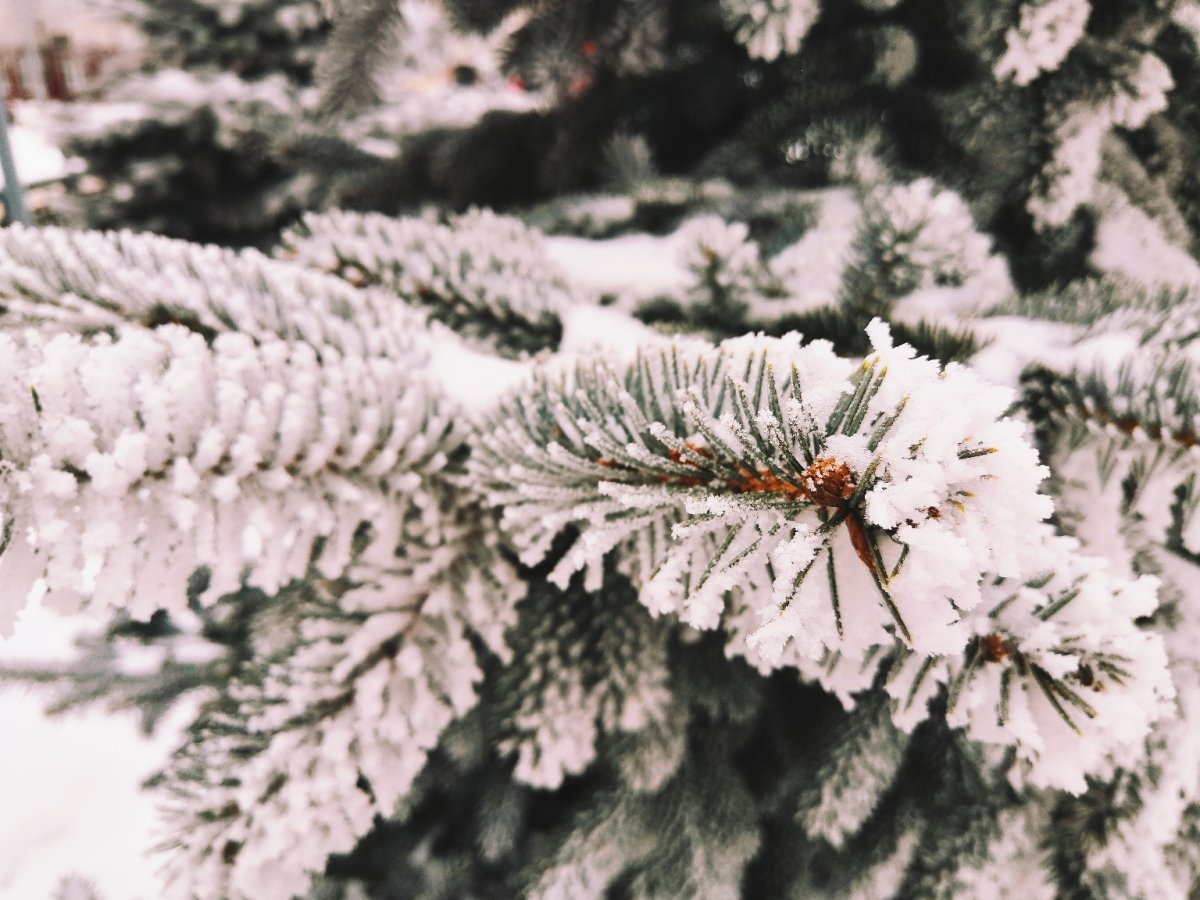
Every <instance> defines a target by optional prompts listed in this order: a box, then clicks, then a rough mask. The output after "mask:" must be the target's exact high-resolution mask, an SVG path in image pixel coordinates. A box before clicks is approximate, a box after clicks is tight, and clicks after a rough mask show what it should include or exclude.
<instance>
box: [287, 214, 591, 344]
mask: <svg viewBox="0 0 1200 900" xmlns="http://www.w3.org/2000/svg"><path fill="white" fill-rule="evenodd" d="M279 253H280V255H282V256H283V257H285V258H288V259H293V260H295V261H296V262H299V263H302V264H304V265H307V266H311V267H313V268H315V269H319V270H321V271H325V272H331V273H333V274H336V275H338V276H340V277H341V278H343V279H345V280H346V281H348V282H350V283H351V284H353V285H356V286H361V287H371V286H379V287H381V288H383V289H385V290H387V291H389V292H393V293H395V294H397V295H399V296H400V297H401V298H403V299H404V300H405V301H406V302H407V303H410V304H412V305H413V306H417V307H424V308H425V309H427V310H428V312H429V315H430V317H431V318H432V319H435V320H437V321H441V322H445V323H446V324H447V325H449V326H450V327H452V328H454V329H455V330H456V331H458V332H459V333H461V334H464V335H466V336H467V337H471V338H473V339H475V340H476V341H479V342H482V343H484V344H486V345H488V346H490V347H494V348H496V349H498V350H499V351H500V352H503V353H506V354H514V355H515V354H519V353H532V352H536V351H538V350H543V349H547V348H550V349H553V348H554V346H555V345H557V343H558V340H559V338H560V337H561V334H562V325H561V323H560V321H559V315H560V314H561V313H562V312H563V311H564V310H565V309H566V308H567V307H568V306H570V305H572V304H574V303H577V302H578V301H579V298H578V296H577V295H576V293H575V291H574V290H573V289H572V288H571V286H570V285H569V283H568V281H567V278H566V275H565V273H563V272H561V271H560V270H559V269H558V267H557V266H556V265H555V264H554V263H553V261H552V260H550V259H549V258H548V256H547V255H546V250H545V246H544V244H543V242H542V240H541V236H540V235H539V234H538V233H537V232H536V231H533V230H532V229H530V228H529V227H527V226H526V225H524V224H523V223H522V222H520V221H519V220H517V219H513V218H509V217H506V216H499V215H496V214H495V213H492V212H488V211H486V210H473V211H471V212H469V213H466V214H464V215H461V216H453V217H451V218H450V219H449V221H447V222H446V223H441V222H438V221H435V220H431V219H429V218H427V217H424V218H423V217H411V218H404V219H394V218H390V217H388V216H381V215H377V214H370V213H368V214H361V213H351V212H340V211H336V210H335V211H332V212H327V213H309V214H308V215H306V216H305V217H304V219H303V221H302V222H301V224H299V225H297V226H296V227H295V228H293V229H291V230H290V231H288V232H286V233H285V234H284V236H283V244H282V247H281V248H280V251H279Z"/></svg>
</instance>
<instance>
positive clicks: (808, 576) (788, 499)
mask: <svg viewBox="0 0 1200 900" xmlns="http://www.w3.org/2000/svg"><path fill="white" fill-rule="evenodd" d="M871 334H872V339H873V341H874V343H875V346H876V352H875V353H873V354H872V355H871V356H870V357H869V358H868V359H867V360H866V361H865V362H863V363H862V364H861V365H858V366H856V365H855V364H854V363H852V362H850V361H848V360H844V359H840V358H838V357H837V356H835V355H834V354H833V352H832V351H831V349H830V348H829V346H828V345H827V344H824V343H821V342H817V343H815V344H811V345H808V346H801V344H800V342H799V338H798V337H797V336H795V335H793V336H790V337H787V338H784V339H762V338H746V339H738V340H733V341H728V342H726V343H724V344H722V345H721V346H720V347H718V348H711V347H708V346H706V345H703V344H700V343H690V344H689V343H682V342H681V343H675V344H671V343H667V342H663V343H661V344H659V345H657V346H650V347H646V348H644V349H643V350H642V352H641V353H640V354H639V356H638V359H637V360H636V362H635V363H633V364H632V365H629V366H628V367H625V368H623V369H621V368H616V369H614V368H613V367H612V366H611V365H610V364H609V363H608V362H607V361H605V360H604V359H601V358H596V359H590V360H588V361H586V362H583V363H581V364H580V365H578V366H577V367H576V368H575V369H574V370H573V371H559V372H554V371H551V372H547V373H544V374H543V375H542V376H540V378H539V379H538V380H537V382H536V383H535V385H534V386H533V387H532V388H531V389H529V390H526V391H524V392H523V393H521V394H519V395H518V396H517V397H515V398H513V399H512V400H511V401H510V402H509V403H507V404H505V406H504V407H503V408H502V410H501V411H500V413H499V414H498V415H497V416H495V417H494V418H493V419H492V421H491V422H490V423H489V425H488V426H486V427H485V428H484V429H482V430H481V432H480V434H479V435H478V437H477V438H476V441H475V450H474V453H473V457H472V460H471V463H470V466H471V470H472V472H473V473H474V477H475V479H476V480H477V482H478V484H479V485H480V488H481V489H482V490H483V491H485V492H486V495H487V497H488V500H489V502H490V503H492V504H493V505H495V506H497V507H499V508H500V509H501V510H502V512H503V527H504V528H505V531H506V533H507V535H508V537H509V539H510V540H511V541H512V542H513V544H514V545H515V546H516V548H517V549H518V551H519V552H520V553H521V555H522V559H523V560H524V561H525V562H527V563H530V564H533V563H536V562H538V561H539V560H541V559H542V558H543V557H544V556H545V555H546V553H547V552H548V551H549V550H550V547H551V543H552V541H553V540H554V538H555V537H556V536H557V535H558V534H559V533H560V532H561V531H563V530H564V529H566V528H568V527H574V528H577V529H579V531H580V537H579V539H578V540H577V541H575V543H574V544H573V545H572V546H571V548H570V549H569V550H568V551H567V553H566V554H565V555H564V556H563V558H562V559H561V560H560V561H559V562H558V564H557V566H556V567H555V570H554V573H553V575H552V577H553V578H554V579H556V580H558V581H560V582H562V583H565V581H566V580H567V579H568V578H569V577H570V575H571V573H572V572H574V571H577V570H579V569H584V568H586V569H589V570H590V571H591V573H592V576H591V577H592V582H591V583H593V584H595V583H597V582H596V581H595V576H596V575H597V574H598V572H599V565H600V562H601V560H602V559H603V558H604V557H605V556H606V555H607V554H608V553H609V552H610V551H612V550H614V549H616V548H620V551H621V552H620V553H619V554H618V558H619V559H620V560H621V562H622V565H624V566H625V567H626V568H627V569H628V570H629V571H631V572H632V573H634V577H635V581H636V582H637V583H639V584H640V585H641V596H642V600H643V602H645V603H646V604H647V605H648V606H649V607H650V609H651V611H653V612H655V613H663V612H667V611H676V612H679V613H680V614H681V615H682V617H683V619H684V620H685V621H687V622H688V623H690V624H692V625H694V626H696V627H700V628H712V627H715V626H716V625H717V624H718V623H719V622H720V621H721V620H722V618H723V616H724V617H725V618H726V619H727V620H728V621H731V622H732V621H736V622H738V627H737V629H736V630H737V631H738V635H737V639H739V640H744V639H746V638H748V637H750V638H751V641H750V645H749V646H743V647H741V649H740V652H748V653H751V654H752V655H753V656H754V657H755V658H756V659H758V660H759V661H760V663H761V664H763V665H765V666H767V667H771V666H773V665H776V664H778V663H779V661H780V660H781V659H782V658H783V654H784V650H785V648H786V647H787V645H788V644H789V643H792V642H795V644H796V646H797V648H798V650H797V652H798V654H799V655H800V656H802V657H803V656H809V657H819V656H820V655H821V653H822V652H823V651H824V650H825V649H827V648H832V649H856V650H865V649H866V648H867V647H870V646H873V645H875V644H878V643H880V642H882V641H887V640H890V638H891V636H892V634H895V635H897V636H899V637H901V638H902V639H903V641H904V642H905V643H907V644H910V645H912V646H914V647H915V648H916V649H918V651H919V652H922V653H946V652H955V651H957V650H958V649H960V648H961V646H962V644H963V642H964V641H965V639H966V637H967V635H966V633H965V632H964V631H962V627H961V624H960V623H959V619H960V613H961V611H963V610H969V609H971V608H973V607H974V606H975V605H976V604H977V603H978V601H979V597H980V594H979V587H978V582H979V579H980V576H981V575H982V574H983V573H984V572H989V571H991V572H995V573H997V574H1005V573H1007V574H1008V575H1013V576H1015V575H1017V573H1018V572H1020V571H1021V569H1022V563H1021V557H1022V555H1023V554H1024V552H1025V550H1026V547H1027V545H1028V544H1029V542H1030V540H1031V539H1030V538H1029V536H1028V535H1029V532H1030V530H1031V527H1032V525H1034V524H1035V523H1036V522H1038V521H1040V520H1041V519H1042V518H1044V517H1045V516H1047V515H1049V513H1050V511H1051V505H1050V501H1049V500H1048V498H1046V497H1044V496H1042V495H1040V494H1039V493H1038V491H1037V485H1038V482H1039V481H1041V479H1042V478H1043V477H1044V475H1045V471H1044V470H1043V469H1042V468H1041V467H1039V466H1038V465H1037V461H1036V454H1035V453H1034V451H1033V449H1032V448H1031V447H1030V446H1029V445H1028V444H1027V443H1026V442H1025V440H1024V438H1023V436H1022V427H1021V426H1020V425H1018V424H1017V423H1015V422H1013V421H1010V420H1008V419H1003V418H1001V417H1002V416H1003V414H1004V411H1005V409H1006V408H1007V407H1008V405H1009V403H1010V400H1011V397H1010V394H1009V392H1008V391H1006V390H1004V389H999V388H995V387H991V386H988V385H987V384H985V383H983V382H982V381H981V380H980V379H979V378H978V377H976V376H975V375H973V374H972V373H971V372H970V371H968V370H966V369H963V368H961V367H959V366H951V367H947V368H946V369H945V370H942V369H941V367H939V366H938V365H937V364H936V363H934V362H931V361H929V360H926V359H919V358H916V357H915V355H914V354H913V352H912V351H911V349H909V348H907V347H899V348H896V347H893V346H892V345H891V340H890V338H889V336H888V334H887V329H886V328H885V327H884V326H882V325H881V324H876V325H874V326H872V329H871ZM730 591H732V592H733V597H734V599H733V601H732V603H731V604H730V605H729V608H727V603H726V599H725V595H726V593H727V592H730ZM949 597H953V598H954V603H953V604H951V603H950V602H949V600H948V599H946V598H949ZM755 616H757V617H759V618H760V619H761V623H760V625H761V627H756V625H754V624H750V621H751V620H753V619H754V617H755ZM751 636H752V637H751Z"/></svg>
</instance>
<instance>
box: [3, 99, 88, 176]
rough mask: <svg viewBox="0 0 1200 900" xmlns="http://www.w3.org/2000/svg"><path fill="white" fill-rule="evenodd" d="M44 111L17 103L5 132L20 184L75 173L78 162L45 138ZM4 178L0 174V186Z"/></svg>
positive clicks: (34, 105) (79, 163)
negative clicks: (10, 146)
mask: <svg viewBox="0 0 1200 900" xmlns="http://www.w3.org/2000/svg"><path fill="white" fill-rule="evenodd" d="M45 112H46V111H45V110H43V109H42V108H41V107H40V106H39V105H38V104H36V103H17V104H15V110H14V113H13V122H12V123H11V124H10V126H9V129H8V139H9V142H10V143H11V144H12V151H13V156H14V158H15V161H16V166H17V177H18V178H19V179H20V181H21V183H22V184H41V183H42V182H45V181H53V180H55V179H56V178H62V177H63V176H64V175H66V174H68V173H70V172H75V171H78V169H79V166H80V165H81V161H80V160H74V159H68V158H67V157H66V156H64V155H63V152H62V150H60V149H59V148H58V147H57V146H56V145H55V144H54V142H53V141H51V140H50V138H48V137H47V136H46V127H45V126H46V123H45V121H44V119H45ZM3 186H4V176H3V174H0V187H3Z"/></svg>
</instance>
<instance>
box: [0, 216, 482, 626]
mask: <svg viewBox="0 0 1200 900" xmlns="http://www.w3.org/2000/svg"><path fill="white" fill-rule="evenodd" d="M0 242H3V246H4V251H5V256H4V257H0V297H3V301H4V305H5V306H6V307H7V311H6V312H5V314H4V316H3V317H2V318H0V323H3V324H4V325H6V326H7V328H6V329H5V330H3V331H0V343H2V344H3V351H2V352H0V398H2V400H3V402H2V404H0V446H2V453H3V463H2V465H3V471H2V475H0V490H2V493H3V513H4V531H3V535H4V549H3V553H2V555H0V572H2V573H3V578H4V579H5V584H6V586H7V588H8V590H7V597H8V598H9V599H8V601H7V602H6V603H5V606H4V615H3V619H4V623H5V627H6V628H7V627H9V626H10V625H11V622H12V619H13V617H14V616H15V615H16V614H17V613H18V612H19V611H20V609H21V607H22V606H23V605H24V603H25V600H26V598H27V596H28V595H29V593H30V591H31V590H34V589H37V590H46V591H49V593H50V594H51V595H52V598H53V599H56V600H57V601H58V602H60V603H61V604H64V605H67V606H74V605H78V603H79V602H81V600H84V601H86V602H88V603H89V604H97V605H100V606H110V607H123V608H126V609H128V610H129V611H130V612H131V613H133V614H134V615H143V614H149V613H150V612H151V611H153V610H154V609H156V608H158V607H160V606H167V607H169V606H172V605H175V604H182V603H183V602H184V599H185V596H186V589H187V585H188V583H189V580H190V579H191V578H192V576H193V575H194V574H196V573H197V572H198V571H199V570H201V569H206V570H207V572H208V585H209V591H210V592H212V595H213V596H216V595H219V594H221V593H225V592H228V591H231V590H234V589H235V588H236V587H237V586H238V585H239V584H240V583H241V582H242V580H243V579H244V578H246V577H247V575H248V574H249V575H250V578H251V580H252V582H253V583H254V584H256V585H257V586H260V587H262V588H264V589H266V590H267V591H273V590H276V589H278V588H279V587H280V586H282V585H283V584H286V583H287V582H288V581H289V580H291V579H293V578H299V577H302V576H303V575H304V574H305V572H306V571H308V567H309V565H310V564H311V563H314V562H315V563H316V564H317V565H318V566H319V568H320V569H321V570H322V571H324V572H325V573H326V574H327V575H330V576H337V575H340V574H341V573H342V571H343V569H344V567H345V565H346V564H347V562H348V561H349V558H350V547H351V544H352V541H353V535H354V534H355V532H356V530H357V528H358V526H359V524H360V523H361V522H364V521H370V522H372V523H373V525H374V528H375V532H376V534H377V535H379V537H380V539H381V540H382V541H383V542H385V543H386V542H388V541H392V542H393V543H392V544H391V546H394V541H395V540H396V537H397V535H398V533H399V532H398V529H399V527H400V520H399V518H398V516H399V513H398V510H397V508H396V498H397V497H398V496H401V495H405V496H410V495H414V492H416V491H417V490H418V488H420V486H421V484H422V480H423V478H424V477H425V476H427V475H430V474H432V473H435V472H437V471H438V470H440V469H441V468H443V467H444V466H445V465H446V463H447V460H448V454H450V453H453V452H454V451H455V449H456V448H458V447H459V446H460V445H461V436H459V435H456V430H455V427H454V426H453V425H452V422H453V417H454V413H453V412H452V411H451V410H449V409H448V408H445V404H444V402H441V401H439V399H438V396H439V391H438V390H437V389H435V388H434V387H433V386H432V385H431V384H430V383H429V382H428V381H427V380H426V379H424V378H423V377H422V375H421V374H420V371H419V370H420V368H421V367H422V365H423V364H424V360H425V359H426V358H427V356H428V349H427V347H426V346H422V345H421V344H420V335H421V334H422V333H423V325H422V321H421V317H420V315H419V314H418V313H415V312H412V311H410V310H407V309H406V308H405V307H403V305H401V304H397V303H396V302H395V301H394V300H388V299H387V298H381V297H380V296H379V295H372V294H369V293H363V292H359V291H355V290H354V289H352V288H350V287H348V286H346V285H344V284H342V283H341V282H339V281H338V280H337V279H333V278H327V277H325V276H319V275H315V274H313V273H308V272H305V271H304V270H302V269H299V268H296V267H291V266H288V265H286V264H284V263H278V262H273V261H271V260H268V259H266V258H265V257H262V256H261V255H260V254H254V253H245V254H240V255H239V254H233V253H230V252H228V251H219V250H215V249H211V248H199V247H191V246H189V245H186V244H184V243H182V242H176V241H168V240H164V239H161V238H153V237H134V236H132V235H95V234H72V233H69V232H62V231H53V230H50V231H43V232H34V231H23V230H9V231H5V232H0ZM201 271H203V272H204V276H203V278H201V277H200V275H199V273H200V272H201ZM189 276H190V277H189ZM56 331H57V333H54V332H56ZM389 549H390V548H389Z"/></svg>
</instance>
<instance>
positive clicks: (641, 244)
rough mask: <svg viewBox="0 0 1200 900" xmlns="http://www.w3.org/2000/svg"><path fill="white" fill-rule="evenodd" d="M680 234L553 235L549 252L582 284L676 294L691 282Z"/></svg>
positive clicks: (630, 291) (637, 294)
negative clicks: (605, 237)
mask: <svg viewBox="0 0 1200 900" xmlns="http://www.w3.org/2000/svg"><path fill="white" fill-rule="evenodd" d="M681 240H682V238H681V237H680V233H679V232H678V231H677V232H675V233H674V234H671V235H668V236H666V237H655V236H654V235H647V234H632V235H622V236H621V237H615V238H610V239H608V240H604V241H593V240H588V239H586V238H577V237H565V236H555V237H547V238H546V252H547V254H548V255H549V256H550V258H551V259H553V260H554V261H555V262H556V263H558V264H559V265H560V266H561V267H562V268H563V269H564V270H566V271H568V272H570V273H571V279H572V280H573V281H574V282H575V283H576V284H577V285H579V286H580V287H583V288H586V289H590V290H594V291H596V292H597V293H612V294H626V293H628V294H632V295H634V296H635V297H637V298H639V299H640V298H647V297H653V296H655V295H656V294H678V293H679V292H680V291H681V290H682V289H683V288H684V287H686V286H687V284H688V282H689V276H688V272H687V269H686V268H684V266H683V265H682V264H681V263H680V261H679V257H680V251H681V249H682V248H681Z"/></svg>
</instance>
